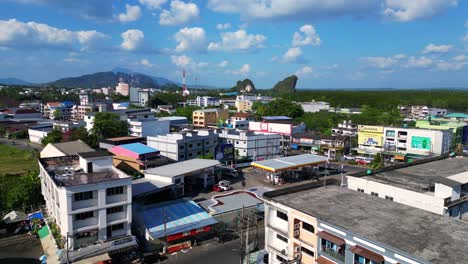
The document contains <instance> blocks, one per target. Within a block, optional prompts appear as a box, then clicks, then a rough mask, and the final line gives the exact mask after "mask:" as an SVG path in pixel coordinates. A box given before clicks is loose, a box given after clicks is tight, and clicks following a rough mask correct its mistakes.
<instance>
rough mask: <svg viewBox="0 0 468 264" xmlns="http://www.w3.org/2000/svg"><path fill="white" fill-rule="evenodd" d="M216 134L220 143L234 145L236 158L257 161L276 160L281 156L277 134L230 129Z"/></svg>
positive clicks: (279, 140)
mask: <svg viewBox="0 0 468 264" xmlns="http://www.w3.org/2000/svg"><path fill="white" fill-rule="evenodd" d="M217 133H218V135H219V139H220V141H221V142H223V143H229V144H232V145H234V149H235V150H236V153H237V155H238V157H246V158H253V159H254V160H258V159H271V158H276V157H278V155H280V154H281V144H280V142H281V136H280V135H278V134H269V133H255V132H250V131H245V130H231V129H223V130H221V131H219V132H217Z"/></svg>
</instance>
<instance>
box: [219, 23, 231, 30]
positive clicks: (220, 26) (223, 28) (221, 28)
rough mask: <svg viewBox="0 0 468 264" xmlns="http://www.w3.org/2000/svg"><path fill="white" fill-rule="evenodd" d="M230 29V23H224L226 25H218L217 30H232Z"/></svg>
mask: <svg viewBox="0 0 468 264" xmlns="http://www.w3.org/2000/svg"><path fill="white" fill-rule="evenodd" d="M230 28H231V24H230V23H224V24H218V25H216V29H218V30H226V29H230Z"/></svg>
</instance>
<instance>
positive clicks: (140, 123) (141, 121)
mask: <svg viewBox="0 0 468 264" xmlns="http://www.w3.org/2000/svg"><path fill="white" fill-rule="evenodd" d="M127 122H128V134H129V135H130V136H135V137H147V136H157V135H165V134H167V133H169V132H170V126H169V124H170V121H169V120H160V119H157V118H156V117H155V116H154V114H153V113H151V114H148V115H147V116H146V115H145V116H142V115H129V118H128V120H127Z"/></svg>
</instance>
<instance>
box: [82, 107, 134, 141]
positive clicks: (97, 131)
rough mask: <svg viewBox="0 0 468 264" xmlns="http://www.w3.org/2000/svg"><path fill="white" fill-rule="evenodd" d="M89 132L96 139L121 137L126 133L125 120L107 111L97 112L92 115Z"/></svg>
mask: <svg viewBox="0 0 468 264" xmlns="http://www.w3.org/2000/svg"><path fill="white" fill-rule="evenodd" d="M91 133H92V134H93V135H95V136H96V137H97V138H98V139H103V138H112V137H121V136H126V135H128V125H127V122H125V121H122V120H120V116H119V115H117V114H114V113H109V112H99V113H96V115H95V116H94V125H93V128H92V129H91Z"/></svg>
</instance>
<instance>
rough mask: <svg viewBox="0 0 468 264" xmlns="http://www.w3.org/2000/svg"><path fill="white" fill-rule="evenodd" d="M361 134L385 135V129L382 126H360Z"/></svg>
mask: <svg viewBox="0 0 468 264" xmlns="http://www.w3.org/2000/svg"><path fill="white" fill-rule="evenodd" d="M358 131H359V132H371V133H383V131H384V128H383V127H382V126H363V125H359V126H358Z"/></svg>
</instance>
